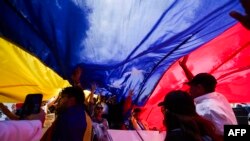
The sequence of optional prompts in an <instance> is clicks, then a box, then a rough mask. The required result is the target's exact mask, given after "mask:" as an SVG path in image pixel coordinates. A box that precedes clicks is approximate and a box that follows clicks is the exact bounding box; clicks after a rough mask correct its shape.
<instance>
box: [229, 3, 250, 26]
mask: <svg viewBox="0 0 250 141" xmlns="http://www.w3.org/2000/svg"><path fill="white" fill-rule="evenodd" d="M240 2H241V5H242V7H243V8H244V9H245V14H244V15H242V14H241V13H239V12H236V11H232V12H230V16H231V17H233V18H234V19H236V20H237V21H239V22H240V23H241V24H242V25H243V26H244V27H245V28H247V29H249V30H250V1H249V0H241V1H240Z"/></svg>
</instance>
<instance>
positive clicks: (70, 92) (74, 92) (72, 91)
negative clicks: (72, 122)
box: [61, 87, 85, 104]
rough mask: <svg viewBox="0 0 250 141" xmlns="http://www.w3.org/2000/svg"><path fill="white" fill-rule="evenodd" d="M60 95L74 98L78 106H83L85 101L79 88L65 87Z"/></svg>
mask: <svg viewBox="0 0 250 141" xmlns="http://www.w3.org/2000/svg"><path fill="white" fill-rule="evenodd" d="M61 95H64V96H67V97H74V98H75V99H76V102H77V103H78V104H83V103H84V100H85V96H84V93H83V90H82V89H81V88H80V87H66V88H64V89H63V90H62V91H61Z"/></svg>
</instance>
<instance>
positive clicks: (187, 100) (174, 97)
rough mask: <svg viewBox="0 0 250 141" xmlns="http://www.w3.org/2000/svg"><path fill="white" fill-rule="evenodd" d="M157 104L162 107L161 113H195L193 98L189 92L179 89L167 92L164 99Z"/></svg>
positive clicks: (189, 114)
mask: <svg viewBox="0 0 250 141" xmlns="http://www.w3.org/2000/svg"><path fill="white" fill-rule="evenodd" d="M158 106H161V107H162V110H163V111H162V112H163V113H166V114H167V113H173V114H178V115H183V116H185V115H187V116H194V115H197V113H196V110H195V104H194V100H193V98H192V97H191V96H190V95H189V93H187V92H185V91H181V90H174V91H170V92H169V93H167V95H166V96H165V98H164V101H162V102H160V103H159V104H158Z"/></svg>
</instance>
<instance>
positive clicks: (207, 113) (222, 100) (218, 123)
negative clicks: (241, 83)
mask: <svg viewBox="0 0 250 141" xmlns="http://www.w3.org/2000/svg"><path fill="white" fill-rule="evenodd" d="M194 101H195V103H196V111H197V113H198V114H199V115H201V116H202V117H204V118H206V119H207V120H209V121H211V122H213V123H214V125H215V127H216V130H217V132H218V134H220V135H223V134H224V125H235V124H237V120H236V117H235V114H234V112H233V109H232V107H231V105H230V104H229V102H228V100H227V99H226V97H225V96H224V95H222V94H220V93H217V92H212V93H208V94H205V95H203V96H199V97H197V98H195V99H194Z"/></svg>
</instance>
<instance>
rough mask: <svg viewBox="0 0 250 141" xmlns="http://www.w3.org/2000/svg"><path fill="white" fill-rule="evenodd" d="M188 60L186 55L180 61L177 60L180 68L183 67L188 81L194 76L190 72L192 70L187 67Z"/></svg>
mask: <svg viewBox="0 0 250 141" xmlns="http://www.w3.org/2000/svg"><path fill="white" fill-rule="evenodd" d="M187 60H188V56H185V57H184V58H183V59H182V60H181V61H179V65H180V66H181V68H182V69H183V71H184V73H185V75H186V77H187V79H188V81H191V80H192V79H193V77H194V75H193V74H192V72H191V71H190V70H189V69H188V67H187V65H186V63H187Z"/></svg>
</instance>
